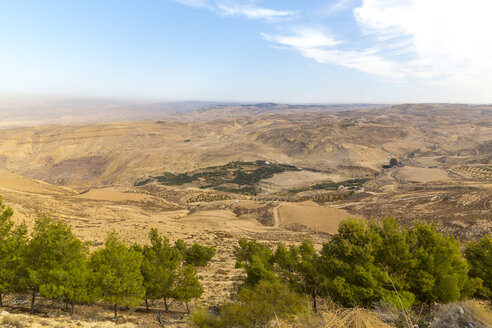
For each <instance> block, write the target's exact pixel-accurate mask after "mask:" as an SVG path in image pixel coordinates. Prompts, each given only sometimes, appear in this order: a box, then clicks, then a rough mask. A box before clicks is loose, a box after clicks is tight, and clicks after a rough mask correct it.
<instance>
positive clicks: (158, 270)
mask: <svg viewBox="0 0 492 328" xmlns="http://www.w3.org/2000/svg"><path fill="white" fill-rule="evenodd" d="M149 239H150V246H144V247H143V248H141V247H136V249H139V250H140V252H141V253H142V254H143V262H142V267H141V271H142V276H143V285H144V287H145V298H146V299H150V300H157V299H161V298H162V299H164V304H165V307H166V311H167V310H168V303H167V300H168V299H169V298H171V297H173V295H174V284H175V281H176V277H177V274H178V272H177V270H178V268H179V266H180V264H181V261H182V255H181V253H180V251H179V250H178V249H177V248H175V247H172V246H171V245H170V244H169V240H168V239H167V238H166V237H161V236H159V233H158V232H157V230H156V229H152V230H151V231H150V233H149Z"/></svg>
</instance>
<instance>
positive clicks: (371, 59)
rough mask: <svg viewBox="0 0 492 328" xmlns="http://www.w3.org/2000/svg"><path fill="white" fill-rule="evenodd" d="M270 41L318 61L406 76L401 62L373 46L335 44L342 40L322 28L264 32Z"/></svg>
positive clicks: (391, 76) (372, 71) (371, 71)
mask: <svg viewBox="0 0 492 328" xmlns="http://www.w3.org/2000/svg"><path fill="white" fill-rule="evenodd" d="M261 35H262V37H263V38H264V39H265V40H267V41H270V42H274V43H278V44H281V45H284V46H287V47H289V48H290V49H294V50H296V51H298V52H299V53H300V54H301V55H302V56H304V57H307V58H311V59H314V60H315V61H317V62H318V63H322V64H333V65H338V66H343V67H348V68H353V69H357V70H359V71H362V72H365V73H369V74H374V75H378V76H380V77H384V78H389V79H402V78H404V77H405V76H406V73H405V72H404V70H401V69H399V67H398V65H396V64H395V63H393V62H390V61H387V60H384V59H382V58H381V57H379V56H378V55H376V54H375V53H374V51H373V50H370V49H369V50H367V49H366V50H363V51H357V50H353V51H341V50H338V49H336V48H335V47H336V46H338V45H339V44H341V43H342V42H340V41H337V40H335V39H334V38H333V37H331V36H328V35H326V33H323V32H322V31H320V30H316V29H309V28H300V29H297V31H296V32H295V33H293V34H290V35H268V34H265V33H262V34H261Z"/></svg>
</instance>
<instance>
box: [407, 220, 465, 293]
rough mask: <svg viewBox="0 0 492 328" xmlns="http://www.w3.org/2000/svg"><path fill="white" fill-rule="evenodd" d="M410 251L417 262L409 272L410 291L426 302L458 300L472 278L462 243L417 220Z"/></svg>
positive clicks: (412, 230)
mask: <svg viewBox="0 0 492 328" xmlns="http://www.w3.org/2000/svg"><path fill="white" fill-rule="evenodd" d="M408 241H409V244H410V252H411V253H412V256H413V258H414V259H415V261H416V265H415V268H413V270H411V272H410V273H409V281H410V290H411V291H412V292H413V293H414V294H415V295H416V297H417V299H418V300H420V301H421V302H424V303H432V302H442V303H448V302H454V301H457V300H459V299H460V297H461V291H462V290H463V288H464V286H465V283H466V282H467V280H468V270H469V267H468V264H467V262H466V260H465V259H464V258H463V257H462V256H461V252H460V242H459V241H458V240H457V239H455V238H454V236H443V235H442V233H438V232H437V231H436V228H435V225H429V224H427V223H417V224H416V225H415V226H414V227H413V228H412V229H410V230H409V237H408Z"/></svg>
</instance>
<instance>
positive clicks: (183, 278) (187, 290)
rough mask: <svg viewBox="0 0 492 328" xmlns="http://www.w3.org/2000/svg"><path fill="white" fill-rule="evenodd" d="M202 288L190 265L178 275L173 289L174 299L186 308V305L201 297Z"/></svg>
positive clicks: (194, 270)
mask: <svg viewBox="0 0 492 328" xmlns="http://www.w3.org/2000/svg"><path fill="white" fill-rule="evenodd" d="M202 294H203V287H202V286H201V285H200V282H199V281H198V276H197V272H196V269H195V268H194V267H193V266H192V265H187V266H185V267H183V268H182V269H181V270H180V271H179V274H178V277H177V280H176V287H175V289H174V298H175V299H176V300H178V301H181V302H185V303H186V308H188V303H189V302H190V301H191V300H192V299H194V298H198V297H200V296H202Z"/></svg>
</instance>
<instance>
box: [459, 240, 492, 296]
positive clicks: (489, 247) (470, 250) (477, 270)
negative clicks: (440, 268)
mask: <svg viewBox="0 0 492 328" xmlns="http://www.w3.org/2000/svg"><path fill="white" fill-rule="evenodd" d="M465 255H466V259H467V260H468V263H469V264H470V272H469V273H468V274H469V276H470V277H471V278H474V279H480V280H481V281H482V286H481V288H479V289H478V293H477V296H478V297H480V298H484V299H488V300H489V301H492V237H490V236H485V237H484V238H482V239H480V240H478V241H473V242H471V243H470V244H468V247H467V248H466V250H465Z"/></svg>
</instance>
